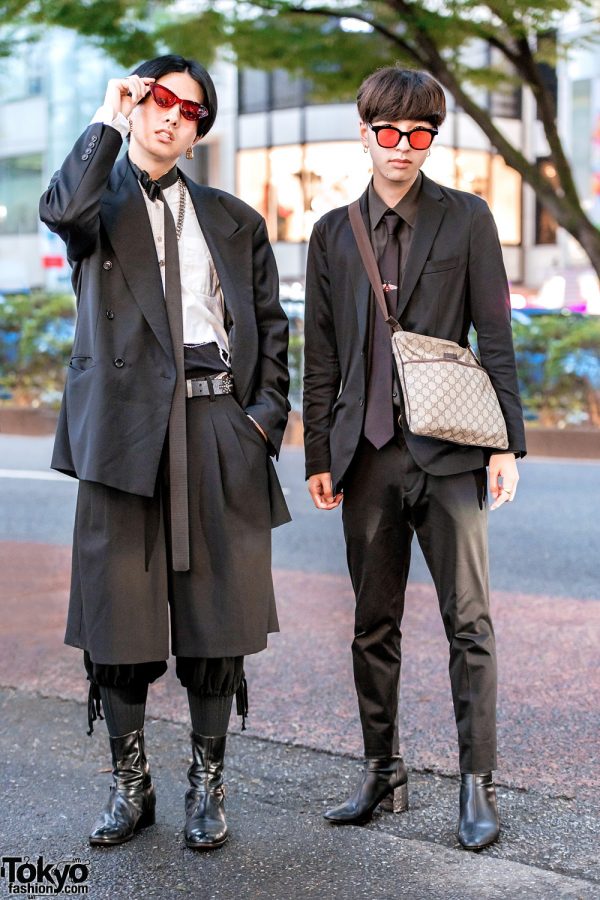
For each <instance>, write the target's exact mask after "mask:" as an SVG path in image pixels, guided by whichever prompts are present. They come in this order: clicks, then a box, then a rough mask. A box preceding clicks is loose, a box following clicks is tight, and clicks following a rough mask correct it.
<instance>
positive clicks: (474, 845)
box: [458, 772, 500, 850]
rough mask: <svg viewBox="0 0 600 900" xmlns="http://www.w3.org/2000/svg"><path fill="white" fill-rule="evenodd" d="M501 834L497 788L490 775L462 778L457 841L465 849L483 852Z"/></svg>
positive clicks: (469, 775)
mask: <svg viewBox="0 0 600 900" xmlns="http://www.w3.org/2000/svg"><path fill="white" fill-rule="evenodd" d="M499 834H500V819H499V818H498V807H497V805H496V788H495V787H494V782H493V779H492V774H491V772H487V773H486V774H484V775H471V774H468V775H465V774H463V775H461V779H460V819H459V823H458V840H459V841H460V843H461V844H462V845H463V847H464V848H465V850H482V849H483V848H484V847H487V846H489V845H490V844H493V843H494V841H496V840H497V839H498V835H499Z"/></svg>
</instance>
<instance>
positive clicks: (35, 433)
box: [0, 407, 600, 459]
mask: <svg viewBox="0 0 600 900" xmlns="http://www.w3.org/2000/svg"><path fill="white" fill-rule="evenodd" d="M57 421H58V412H56V411H55V410H51V409H30V408H28V407H23V408H18V407H0V434H19V435H25V436H29V437H41V436H44V435H45V436H48V435H52V434H54V432H55V430H56V422H57ZM525 433H526V436H527V452H528V454H529V455H530V456H549V457H558V458H561V457H562V458H565V459H600V428H544V427H540V426H535V425H534V426H529V427H526V428H525ZM303 434H304V429H303V427H302V416H301V414H300V412H299V411H298V410H292V412H291V413H290V416H289V420H288V425H287V428H286V430H285V434H284V437H283V443H284V444H285V445H288V446H292V447H300V446H302V442H303Z"/></svg>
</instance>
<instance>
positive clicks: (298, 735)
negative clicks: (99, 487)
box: [0, 435, 600, 900]
mask: <svg viewBox="0 0 600 900" xmlns="http://www.w3.org/2000/svg"><path fill="white" fill-rule="evenodd" d="M50 448H51V440H50V439H48V438H23V437H16V436H7V435H0V596H1V598H2V609H3V625H2V628H1V629H0V651H1V652H0V707H1V708H2V714H1V715H2V722H3V728H2V730H1V732H0V744H1V747H0V754H1V755H0V759H3V760H4V762H3V763H0V771H1V772H2V778H3V784H5V783H6V784H8V793H7V801H6V806H5V809H4V814H3V816H2V818H3V819H4V822H3V823H2V824H3V826H4V829H5V832H6V833H5V835H4V836H2V837H1V846H2V852H3V853H5V852H6V849H7V847H8V848H9V849H10V851H11V852H13V853H15V854H17V853H24V852H25V851H28V852H29V853H30V854H31V855H32V856H37V855H39V854H40V853H42V852H46V853H47V854H48V855H50V854H51V853H54V855H55V856H56V855H57V854H58V853H61V852H62V853H63V855H64V854H67V855H68V854H69V853H70V854H72V855H73V854H75V855H78V856H82V855H83V854H87V855H88V857H89V855H90V851H89V848H87V845H86V842H85V838H86V834H87V829H88V827H89V825H90V824H91V820H92V819H93V818H94V815H95V813H96V812H97V809H98V807H99V805H101V802H102V798H103V797H104V795H105V791H106V785H107V778H108V776H107V775H106V774H105V770H106V768H107V766H108V763H109V758H108V752H107V742H106V738H105V731H104V724H103V723H102V722H99V723H97V729H96V733H95V735H94V738H93V739H92V740H90V739H88V738H87V737H86V735H85V730H86V710H85V706H84V702H85V700H86V696H87V691H86V686H87V685H86V682H85V679H84V677H83V674H82V666H81V660H80V654H79V653H78V652H77V651H75V650H73V649H72V648H67V647H64V645H63V644H62V635H63V629H64V617H65V610H66V602H67V591H68V582H69V561H70V539H71V530H72V520H73V511H74V502H75V494H76V484H75V483H74V482H73V481H72V480H70V479H66V478H63V477H61V476H58V475H56V474H53V473H51V472H49V470H48V469H47V465H48V460H49V455H50ZM520 471H521V481H520V484H519V491H518V496H517V499H516V501H515V502H514V503H513V504H506V505H505V506H504V507H502V508H501V509H499V510H497V511H496V512H494V513H492V514H491V515H490V556H491V573H492V592H493V597H492V600H493V612H494V619H495V625H496V633H497V641H498V651H499V660H500V663H499V665H500V690H499V745H500V760H499V769H498V772H497V783H498V784H499V785H500V789H499V800H500V805H501V814H502V819H503V825H504V828H503V834H502V838H501V841H500V842H499V843H498V844H497V845H496V846H494V847H492V848H489V849H488V850H486V851H485V852H483V853H481V854H478V855H473V854H466V853H464V852H462V851H459V850H457V849H456V847H457V843H456V839H455V836H454V828H455V824H456V815H457V808H458V804H457V796H458V782H457V779H456V774H457V761H456V739H455V729H454V723H453V718H452V710H451V699H450V690H449V686H448V678H447V670H446V667H447V662H446V661H447V644H446V641H445V637H444V634H443V630H442V626H441V623H440V621H439V614H438V613H437V609H436V600H435V595H434V592H433V588H432V585H431V581H430V578H429V575H428V573H427V570H426V568H425V565H424V562H423V559H422V557H421V554H420V552H418V550H417V547H416V542H415V552H414V558H413V566H412V571H411V579H410V583H409V588H408V592H407V604H406V614H405V621H404V625H403V632H404V644H403V650H404V660H403V672H402V691H401V718H400V722H401V742H402V750H403V754H404V757H405V759H406V761H407V764H408V766H409V769H410V771H411V780H410V793H411V809H410V811H409V812H408V813H407V814H406V815H403V816H379V817H378V818H377V819H376V821H374V822H373V824H372V825H370V826H368V827H366V828H363V829H359V828H350V829H334V828H331V827H327V826H325V825H324V824H323V823H322V822H321V819H320V812H321V811H322V810H323V809H324V808H325V807H326V805H327V804H328V803H331V802H332V801H337V800H339V799H342V798H343V797H345V796H346V794H347V793H348V792H349V789H350V787H351V785H352V784H353V783H354V782H355V780H356V777H357V771H358V768H357V763H356V761H355V759H356V758H359V757H360V755H361V742H360V734H359V725H358V716H357V710H356V703H355V699H354V692H353V687H352V675H351V661H350V654H349V645H350V641H351V637H352V613H353V599H352V592H351V589H350V584H349V579H348V576H347V572H346V568H345V559H344V549H343V540H342V534H341V516H340V514H339V511H335V512H332V513H324V512H318V511H317V510H315V509H314V508H312V504H311V502H310V498H309V497H308V494H307V492H306V486H305V483H304V474H303V456H302V452H301V450H299V449H298V448H289V447H286V448H284V451H283V452H282V456H281V460H280V462H279V473H280V477H281V481H282V484H283V485H284V488H285V489H286V494H287V499H288V502H289V505H290V509H291V512H292V515H293V517H294V522H293V524H291V525H287V526H283V527H282V528H279V529H277V530H276V531H275V532H274V554H273V565H274V571H275V582H276V593H277V599H278V608H279V613H280V623H281V629H282V631H281V634H278V635H273V636H272V637H271V639H270V647H269V650H268V651H266V652H265V653H262V654H259V655H257V656H256V657H252V658H249V659H248V661H247V675H248V683H249V691H250V717H249V720H248V730H247V731H246V732H244V734H243V735H242V734H240V733H239V723H238V720H237V718H235V717H233V718H232V722H231V734H232V737H231V738H230V748H231V761H230V770H229V772H230V774H229V778H228V787H229V793H228V797H229V798H230V799H229V807H228V808H229V810H230V818H231V821H232V826H233V832H234V837H233V838H232V840H231V842H230V844H229V845H228V846H227V847H226V848H225V849H224V850H222V851H220V852H219V854H209V855H208V858H203V859H202V860H201V861H200V862H199V861H198V859H197V857H195V856H194V855H193V854H191V853H190V852H188V851H185V850H182V849H181V836H180V831H181V827H182V822H181V803H182V801H181V798H182V796H183V790H184V787H183V782H184V778H185V768H186V758H187V752H188V751H187V739H186V729H187V722H188V713H187V708H186V701H185V696H184V692H183V690H182V689H181V688H180V686H179V684H178V682H177V680H176V679H175V676H174V666H172V667H170V669H169V672H168V673H167V675H166V676H165V678H163V679H161V681H160V682H158V683H157V684H155V685H153V686H152V687H151V690H150V699H149V703H148V716H149V718H150V719H154V720H155V721H152V722H151V723H150V724H149V725H148V734H149V744H150V751H149V753H150V755H151V757H152V761H153V763H154V760H156V764H155V765H154V769H155V772H156V776H157V780H158V782H159V785H160V787H159V788H158V791H159V806H160V815H159V820H158V825H157V827H156V828H154V829H149V830H148V831H147V832H146V833H145V834H144V835H142V836H140V837H139V838H137V839H136V841H134V842H132V844H130V845H128V846H127V848H120V849H118V850H117V851H116V852H114V851H113V852H112V853H106V852H103V851H100V852H99V853H93V854H92V875H91V877H90V894H89V896H90V897H117V898H121V897H123V898H129V897H131V898H137V897H141V896H142V895H143V894H144V895H146V896H151V897H161V898H170V897H178V896H182V894H189V895H190V896H197V897H200V898H202V900H204V898H212V897H215V898H222V897H227V898H229V897H231V898H233V897H236V898H237V897H244V898H245V897H248V898H254V897H266V898H267V897H268V898H275V900H283V898H284V897H285V898H295V897H298V898H300V897H302V898H304V897H310V898H312V897H315V898H317V897H319V898H320V897H336V898H338V897H339V898H340V900H350V898H355V897H365V898H380V897H381V898H388V897H389V898H393V897H407V898H413V897H414V898H416V900H417V898H418V900H421V898H429V897H431V898H437V897H439V898H445V900H446V898H447V900H450V898H454V897H456V898H464V897H477V898H486V897H527V898H532V897H540V898H542V897H543V898H554V897H581V898H586V900H587V898H590V897H600V801H599V800H598V797H599V794H600V791H599V788H600V779H599V776H598V770H599V764H600V714H599V700H598V696H599V693H600V667H599V665H598V646H599V638H600V554H599V552H598V549H599V546H600V541H599V536H600V526H599V523H598V513H597V507H598V499H599V498H600V463H598V462H581V463H580V462H578V463H571V462H568V461H556V460H552V461H550V460H539V459H538V460H534V459H527V460H526V461H525V462H524V463H523V464H522V465H521V467H520ZM42 698H45V699H42ZM61 701H70V702H67V703H65V702H61ZM61 730H62V733H63V735H64V736H66V740H65V737H61V733H60V732H61ZM48 742H50V744H51V747H52V748H53V750H52V753H51V754H50V755H49V754H48V753H47V745H48ZM175 742H176V746H177V750H176V751H175V752H174V753H173V752H169V748H170V747H173V746H174V745H175ZM24 748H25V749H24ZM48 758H50V762H48ZM100 770H103V771H100ZM61 777H62V778H63V779H64V782H63V783H65V784H66V785H67V789H66V790H65V789H63V788H62V784H61ZM38 781H39V783H38ZM90 783H91V785H92V787H91V788H90V787H89V785H90ZM89 791H91V792H92V796H91V798H90V797H88V792H89ZM23 802H25V806H24V807H22V803H23ZM63 804H64V808H63ZM34 809H35V810H36V811H37V818H35V819H32V818H30V817H31V816H32V815H33V811H34ZM23 810H26V815H25V816H24V815H23ZM63 816H64V819H63V818H62V817H63ZM57 823H58V825H57ZM55 828H58V830H57V831H56V830H55ZM25 836H27V841H26V845H25V843H24V840H25ZM143 848H147V849H148V850H150V849H152V851H153V853H152V854H151V856H152V860H153V862H152V866H151V873H150V874H149V875H148V877H147V878H146V877H145V876H144V867H143V864H142V863H143V857H142V852H143ZM217 856H218V859H217ZM199 868H201V870H202V872H204V873H205V874H206V876H207V880H206V881H203V882H202V884H200V883H197V882H196V881H195V875H194V873H195V872H196V870H197V869H199ZM144 879H145V880H144ZM219 879H220V881H219ZM126 885H127V886H126ZM2 888H3V885H2V882H1V881H0V895H2V896H3V894H2V893H1V892H2Z"/></svg>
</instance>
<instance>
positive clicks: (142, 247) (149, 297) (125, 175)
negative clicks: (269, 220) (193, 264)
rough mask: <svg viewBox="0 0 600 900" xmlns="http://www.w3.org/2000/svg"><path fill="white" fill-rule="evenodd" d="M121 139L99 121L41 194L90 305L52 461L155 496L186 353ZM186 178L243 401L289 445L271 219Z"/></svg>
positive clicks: (273, 439) (275, 444)
mask: <svg viewBox="0 0 600 900" xmlns="http://www.w3.org/2000/svg"><path fill="white" fill-rule="evenodd" d="M121 145H122V139H121V136H120V135H119V133H118V132H117V131H116V130H115V129H114V128H112V127H110V126H105V125H91V126H90V127H89V128H87V129H86V131H85V132H84V133H83V135H82V136H81V137H80V138H79V140H78V141H77V143H76V144H75V146H74V148H73V150H72V151H71V153H70V154H69V155H68V156H67V158H66V160H65V161H64V163H63V165H62V167H61V169H60V170H59V171H58V172H57V173H56V174H55V175H54V177H53V179H52V181H51V183H50V186H49V188H48V190H47V191H46V193H45V194H44V195H43V197H42V199H41V201H40V216H41V218H42V221H44V222H45V223H46V225H48V227H49V228H50V229H51V230H52V231H55V232H56V233H57V234H59V235H60V236H61V237H62V238H63V240H64V241H65V243H66V245H67V254H68V258H69V261H70V263H71V265H72V268H73V278H72V280H73V287H74V290H75V293H76V295H77V308H78V314H77V326H76V331H75V341H74V345H73V351H72V358H71V362H70V364H69V368H68V373H67V382H66V387H65V393H64V397H63V403H62V407H61V412H60V417H59V422H58V430H57V435H56V442H55V447H54V454H53V458H52V467H53V468H55V469H58V470H59V471H62V472H66V473H68V474H70V475H75V476H76V477H78V478H81V479H86V480H89V481H96V482H100V483H102V484H106V485H108V486H110V487H115V488H118V489H120V490H123V491H128V492H130V493H134V494H141V495H143V496H151V495H152V494H153V493H154V488H155V483H156V477H157V472H158V466H159V462H160V458H161V454H162V450H163V445H164V441H165V434H166V430H167V424H168V419H169V410H170V407H171V400H172V397H173V391H174V388H175V377H176V376H175V361H174V357H173V349H172V345H171V337H170V332H169V325H168V321H167V313H166V306H165V301H164V293H163V287H162V281H161V277H160V269H159V265H158V259H157V256H156V250H155V246H154V240H153V236H152V229H151V226H150V221H149V218H148V213H147V211H146V207H145V201H144V198H143V197H142V194H141V191H140V188H139V185H138V183H137V180H136V178H135V175H134V174H133V172H132V170H131V167H130V166H129V164H128V162H127V160H126V159H125V158H124V159H121V160H120V161H119V162H117V163H116V164H115V160H116V159H117V156H118V153H119V150H120V149H121ZM182 177H183V178H184V180H185V183H186V185H187V188H188V190H189V192H190V196H191V198H192V201H193V203H194V207H195V210H196V214H197V217H198V222H199V223H200V227H201V228H202V231H203V233H204V237H205V238H206V242H207V244H208V247H209V249H210V252H211V254H212V257H213V260H214V264H215V267H216V270H217V273H218V276H219V280H220V282H221V287H222V290H223V295H224V299H225V306H226V311H227V324H228V327H229V344H230V353H231V368H232V372H233V377H234V382H235V393H236V396H237V399H238V400H239V402H240V404H241V405H242V407H243V408H244V409H245V411H246V412H247V413H249V414H250V415H251V416H252V417H253V418H254V419H255V420H256V421H257V422H258V423H259V424H260V425H261V426H262V428H263V429H264V430H265V432H266V433H267V435H268V437H269V444H270V450H271V452H272V453H277V452H278V451H279V447H280V445H281V440H282V436H283V431H284V428H285V425H286V421H287V413H288V410H289V404H288V401H287V392H288V384H289V376H288V370H287V341H288V323H287V318H286V316H285V313H284V312H283V310H282V309H281V306H280V304H279V286H278V277H277V268H276V265H275V260H274V257H273V252H272V250H271V247H270V244H269V241H268V237H267V232H266V228H265V223H264V221H263V219H262V218H261V216H260V215H259V214H258V213H257V212H256V211H255V210H253V209H251V207H249V206H247V205H246V204H245V203H243V202H242V201H241V200H238V199H237V198H236V197H233V196H231V195H230V194H226V193H225V192H223V191H218V190H214V189H212V188H208V187H204V186H200V185H197V184H195V183H194V182H193V181H190V180H189V179H188V178H186V177H185V176H183V175H182ZM121 361H122V362H121ZM271 468H272V467H271ZM273 474H274V473H273Z"/></svg>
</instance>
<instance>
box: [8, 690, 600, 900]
mask: <svg viewBox="0 0 600 900" xmlns="http://www.w3.org/2000/svg"><path fill="white" fill-rule="evenodd" d="M0 715H1V717H2V723H3V728H2V732H1V735H0V760H1V762H0V772H1V776H2V783H3V785H4V786H5V789H4V803H3V814H2V820H3V830H4V834H2V836H1V840H2V844H1V846H2V855H3V856H10V855H13V856H15V857H16V856H20V857H25V856H29V857H30V859H31V860H33V861H34V862H35V861H36V860H37V858H38V856H40V855H42V856H43V857H44V862H45V863H48V862H53V863H57V862H59V861H63V862H65V861H69V860H74V859H78V860H79V861H80V862H83V863H85V864H86V865H87V867H88V868H89V877H88V879H87V881H86V884H87V885H88V886H89V893H88V896H89V897H90V898H97V900H100V898H106V900H109V898H110V900H138V898H142V897H143V898H159V900H171V898H173V900H175V898H180V897H185V896H189V897H195V898H200V900H213V898H214V900H246V898H247V900H259V898H269V900H313V898H314V900H325V898H331V900H359V898H361V900H362V898H364V900H392V898H407V900H413V898H414V900H425V898H427V900H428V898H431V900H437V898H439V900H471V898H473V900H482V898H490V900H491V898H502V900H505V898H520V897H522V898H527V900H537V898H539V900H554V898H580V900H584V898H585V900H591V898H596V897H600V887H599V885H598V882H597V879H598V817H597V815H593V814H592V812H591V811H590V809H589V807H587V811H586V812H584V810H583V809H582V808H580V807H578V806H577V805H574V804H573V803H572V802H570V801H567V800H564V799H560V798H548V797H542V796H540V795H538V794H536V793H534V792H528V793H524V792H521V791H512V790H508V789H501V790H500V791H499V802H500V805H501V810H502V816H503V820H504V831H503V836H502V840H501V842H500V843H499V844H498V845H496V846H495V847H492V848H489V849H488V850H486V851H484V852H482V853H479V854H472V853H466V852H465V851H463V850H460V849H457V843H456V839H455V837H454V834H453V829H454V825H455V819H456V801H457V790H458V783H457V781H456V780H455V779H450V778H443V777H440V776H435V775H432V774H427V773H417V772H411V773H410V781H409V786H410V804H411V807H410V810H409V812H408V813H405V814H403V815H399V816H397V815H394V814H391V813H384V814H379V815H377V816H376V818H374V820H373V822H372V823H371V824H370V825H368V826H365V827H362V828H353V827H347V828H335V827H332V826H329V825H327V824H326V823H325V822H323V820H322V819H321V812H322V811H323V810H324V809H325V807H326V806H327V804H329V803H331V802H333V801H337V800H338V799H339V798H340V797H343V796H345V794H346V793H347V791H348V790H349V789H350V787H351V786H352V784H353V783H354V781H355V779H356V774H357V770H358V764H357V763H356V761H354V760H349V759H347V758H344V757H339V756H335V755H329V754H326V753H323V752H316V751H312V750H306V749H302V748H300V747H292V746H286V745H284V744H279V743H276V742H272V741H265V740H259V739H256V738H252V737H247V736H245V735H240V734H232V735H230V737H229V739H228V742H229V752H228V765H227V779H226V784H227V810H228V821H229V825H230V829H231V839H230V841H229V842H228V843H227V845H226V846H225V847H224V848H222V849H221V850H218V851H214V852H212V853H208V854H198V853H194V852H193V851H190V850H187V849H186V848H185V847H184V845H183V840H182V827H183V794H184V791H185V771H186V768H187V765H188V758H187V754H188V739H187V729H186V728H185V727H184V726H181V725H177V724H173V723H171V722H166V721H160V720H153V721H152V720H151V721H149V722H148V724H147V728H146V733H147V746H148V756H149V759H150V762H151V766H152V771H153V775H154V780H155V784H156V790H157V797H158V804H157V823H156V825H155V826H154V827H152V828H149V829H146V830H145V831H143V832H142V833H140V834H139V835H138V836H137V837H136V838H135V839H134V840H133V841H132V842H131V843H129V844H125V845H123V846H121V847H116V848H112V849H110V850H107V849H92V848H90V847H89V846H88V844H87V840H86V837H87V832H88V830H89V827H90V826H91V823H92V821H93V819H94V817H95V815H96V813H97V811H98V810H99V809H100V808H101V806H102V804H103V803H104V800H105V798H106V796H107V790H108V784H109V780H110V776H109V775H108V774H107V766H108V754H107V742H106V739H105V734H104V730H103V729H104V726H103V723H99V727H98V729H97V732H96V733H95V735H94V737H93V738H92V739H90V738H87V737H86V735H85V732H84V722H85V710H84V708H83V706H82V705H81V704H77V703H74V702H72V701H61V700H57V699H54V698H51V697H42V696H40V695H39V694H37V695H36V694H31V693H27V692H24V691H16V690H10V689H2V690H0ZM596 812H598V810H596ZM552 870H554V871H552ZM0 896H9V895H8V891H7V888H6V883H5V882H2V881H0Z"/></svg>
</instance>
